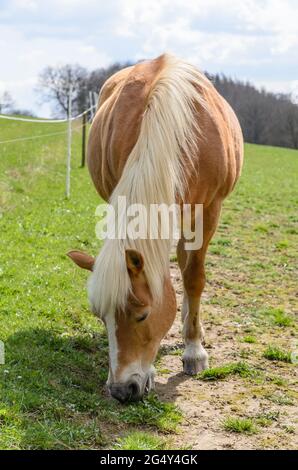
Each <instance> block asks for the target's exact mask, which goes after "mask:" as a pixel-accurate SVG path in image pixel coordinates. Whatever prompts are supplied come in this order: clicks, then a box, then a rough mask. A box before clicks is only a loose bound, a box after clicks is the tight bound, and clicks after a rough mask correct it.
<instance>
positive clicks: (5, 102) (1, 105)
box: [0, 91, 14, 114]
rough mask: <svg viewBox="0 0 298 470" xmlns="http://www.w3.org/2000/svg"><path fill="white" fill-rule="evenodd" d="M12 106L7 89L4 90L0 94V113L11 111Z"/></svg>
mask: <svg viewBox="0 0 298 470" xmlns="http://www.w3.org/2000/svg"><path fill="white" fill-rule="evenodd" d="M13 108H14V100H13V99H12V96H11V94H10V93H9V92H8V91H4V92H3V93H2V95H1V96H0V114H1V113H6V114H9V113H12V111H13Z"/></svg>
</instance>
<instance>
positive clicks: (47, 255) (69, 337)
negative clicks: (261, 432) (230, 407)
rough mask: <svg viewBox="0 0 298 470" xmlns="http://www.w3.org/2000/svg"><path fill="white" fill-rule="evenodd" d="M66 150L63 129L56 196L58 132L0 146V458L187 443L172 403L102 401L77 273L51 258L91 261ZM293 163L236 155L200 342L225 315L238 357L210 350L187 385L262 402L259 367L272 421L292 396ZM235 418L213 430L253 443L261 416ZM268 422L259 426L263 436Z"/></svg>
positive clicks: (79, 182)
mask: <svg viewBox="0 0 298 470" xmlns="http://www.w3.org/2000/svg"><path fill="white" fill-rule="evenodd" d="M63 126H64V125H62V124H59V125H58V124H55V125H50V124H40V125H38V124H27V123H13V122H9V121H7V122H6V121H1V122H0V141H4V140H9V139H14V138H18V137H23V136H30V135H37V134H39V133H43V134H47V133H51V132H59V131H61V130H64V127H63ZM80 144H81V141H80V130H79V129H77V130H76V129H75V128H74V142H73V161H72V177H71V184H72V188H71V198H70V199H69V200H66V199H65V197H64V185H65V159H66V137H65V135H58V136H54V137H43V138H40V139H36V140H32V141H25V142H19V143H18V142H16V143H6V144H3V143H2V144H1V143H0V237H1V248H0V318H1V323H0V339H1V340H2V341H3V342H4V344H5V364H4V365H0V387H1V388H0V448H1V449H48V448H51V449H53V448H55V449H72V448H80V449H84V448H96V449H97V448H117V449H143V448H144V449H159V448H160V449H164V448H167V447H171V446H173V445H174V446H176V447H184V448H185V447H188V446H189V441H188V440H187V419H186V417H185V413H184V411H183V410H182V409H181V407H179V406H177V403H176V401H175V399H170V398H168V396H166V395H165V394H164V395H165V397H164V398H158V396H157V395H154V394H151V395H150V396H149V397H148V398H147V399H146V400H145V401H144V402H143V403H140V404H137V405H129V406H120V405H119V404H117V403H115V402H114V401H112V400H110V399H109V398H108V397H107V396H106V393H105V389H104V384H105V381H106V378H107V364H108V344H107V338H106V336H105V333H104V328H103V326H102V325H101V323H100V322H99V321H98V320H97V319H96V318H95V317H93V315H92V314H91V313H90V312H89V310H88V302H87V298H86V289H85V285H86V278H87V274H86V273H84V272H82V271H80V270H78V269H76V268H75V267H74V266H73V264H72V263H71V262H70V260H69V259H68V258H67V257H66V256H65V253H66V252H67V251H68V250H69V249H81V250H86V251H88V252H90V253H92V254H96V253H97V252H98V249H99V241H98V240H97V239H96V237H95V231H94V230H95V215H94V212H95V208H96V206H97V204H98V202H99V199H98V196H97V194H96V193H95V190H94V188H93V186H92V184H91V182H90V179H89V175H88V172H87V169H86V168H85V169H82V168H80ZM297 157H298V152H297V151H292V150H288V149H279V148H271V147H262V146H255V145H247V146H246V160H245V167H244V171H243V176H242V179H241V182H240V184H239V185H238V187H237V190H236V191H235V192H234V193H233V195H232V196H231V197H230V198H229V199H228V200H227V201H226V204H225V209H224V211H223V214H222V218H221V224H220V227H219V230H218V232H217V235H216V237H215V238H214V241H213V242H212V244H211V246H210V250H209V257H208V264H207V272H208V286H207V291H206V292H207V294H206V297H205V302H204V303H205V304H204V305H203V309H204V308H205V307H206V311H207V314H206V315H205V323H206V325H208V329H207V342H208V331H209V330H210V331H212V325H217V326H218V325H221V326H222V328H225V322H226V321H228V318H230V321H231V323H229V325H228V330H226V331H228V333H227V334H230V335H233V336H234V337H235V338H236V339H237V341H238V343H237V344H238V347H237V348H235V349H233V355H234V356H233V357H234V362H233V363H229V364H223V363H222V361H221V357H220V355H217V352H216V347H217V344H216V343H213V344H212V348H213V349H212V353H211V365H212V369H211V370H210V371H209V372H206V373H205V374H206V375H205V376H204V375H202V376H199V377H197V378H193V379H190V380H191V381H193V383H194V382H200V384H201V386H204V387H205V388H207V387H210V386H211V385H210V383H211V382H213V383H214V381H215V382H216V381H220V380H222V379H223V378H224V381H229V380H234V377H235V375H236V376H237V377H238V378H239V380H243V381H245V380H247V377H249V380H250V381H254V382H253V385H251V386H254V388H255V389H256V388H257V386H258V387H259V389H258V391H255V393H259V391H260V388H262V387H263V388H262V393H263V395H265V392H266V390H267V389H266V386H267V385H266V384H265V385H264V384H263V385H260V374H261V373H263V374H264V373H266V374H267V372H268V371H269V372H270V374H269V375H270V377H271V379H272V380H271V381H270V387H271V388H270V394H271V400H273V398H274V397H275V398H276V401H277V402H278V400H279V401H280V403H275V406H276V407H278V410H279V408H280V410H279V416H283V413H284V409H285V408H284V405H285V403H283V404H282V403H281V402H282V401H285V400H286V401H287V404H288V405H289V406H292V407H294V405H295V403H296V400H297V396H296V395H295V392H294V388H295V371H294V368H295V364H293V362H295V361H294V359H295V355H294V353H295V351H296V352H297V351H298V345H297V343H296V340H295V331H296V327H295V323H294V321H295V319H294V312H295V305H296V307H297V304H295V301H297V299H296V298H295V287H297V285H296V280H297V271H296V272H295V256H296V247H297V224H296V223H297V187H295V184H296V181H295V179H296V178H297V166H298V165H297ZM295 243H296V246H295ZM229 315H231V316H230V317H229ZM231 319H232V320H231ZM217 341H218V342H220V341H221V338H219V339H218V340H217ZM177 342H178V340H177ZM207 346H208V344H207ZM177 351H178V352H177ZM163 354H164V355H165V356H166V353H165V348H164V349H163V350H162V353H161V355H160V357H159V359H158V363H157V367H158V370H159V373H160V375H161V376H163V377H167V374H169V371H167V368H166V367H167V364H166V363H162V360H163V358H162V356H163ZM175 354H176V358H177V356H179V348H178V349H176V350H175ZM178 359H179V358H178ZM179 360H180V359H179ZM235 364H238V365H235ZM239 364H240V366H239ZM264 364H265V365H264ZM270 367H271V368H272V367H274V368H275V370H274V371H272V370H271V369H270ZM251 371H253V372H251ZM250 384H252V382H250ZM256 384H257V385H256ZM168 387H169V388H170V387H171V384H170V381H169V382H168ZM264 387H265V388H264ZM268 390H269V389H268ZM268 393H269V392H268ZM161 395H162V394H161ZM198 400H199V398H198ZM243 414H245V413H244V412H242V411H241V412H239V410H238V411H237V410H236V411H235V412H234V414H233V415H229V416H227V415H224V414H223V415H222V416H220V418H219V422H218V430H219V431H218V432H219V433H220V432H221V431H220V429H223V431H222V432H225V433H231V435H232V433H235V432H238V433H241V432H243V433H247V434H250V435H252V434H255V433H257V429H260V428H261V427H262V424H260V423H261V421H260V419H261V418H260V417H258V416H243ZM263 414H264V413H263ZM266 419H267V421H266ZM273 421H274V420H271V421H270V418H268V417H267V418H266V416H263V425H264V426H263V428H264V427H266V425H267V427H268V426H270V425H271V424H272V422H273ZM274 422H275V423H276V420H275V421H274ZM277 423H278V424H276V426H280V429H278V432H280V433H282V434H283V435H284V436H285V437H286V438H287V436H291V434H292V431H293V427H294V426H295V422H294V419H292V417H291V416H289V415H287V417H286V418H285V417H284V419H282V420H280V421H277ZM285 423H286V424H285ZM285 425H286V426H287V428H283V426H285ZM263 428H262V429H263ZM184 436H186V437H184ZM279 442H283V441H278V440H277V444H274V443H273V444H272V446H273V447H276V446H278V445H279ZM285 442H286V440H285ZM281 445H282V444H281ZM285 445H286V444H285ZM264 447H266V446H265V444H264Z"/></svg>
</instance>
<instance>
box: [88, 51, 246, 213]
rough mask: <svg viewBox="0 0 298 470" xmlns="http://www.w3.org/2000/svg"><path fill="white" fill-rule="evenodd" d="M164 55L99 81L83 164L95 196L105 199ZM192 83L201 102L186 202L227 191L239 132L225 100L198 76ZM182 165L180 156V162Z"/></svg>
mask: <svg viewBox="0 0 298 470" xmlns="http://www.w3.org/2000/svg"><path fill="white" fill-rule="evenodd" d="M164 65H165V56H160V57H158V58H157V59H154V60H150V61H145V62H142V63H138V64H136V65H135V66H132V67H127V68H125V69H123V70H121V71H119V72H117V73H116V74H114V75H113V76H112V77H110V78H109V79H108V80H107V81H106V83H105V84H104V86H103V88H102V90H101V93H100V99H99V107H98V111H97V114H96V116H95V119H94V121H93V124H92V128H91V132H90V137H89V144H88V166H89V170H90V174H91V177H92V179H93V182H94V184H95V187H96V189H97V191H98V192H99V194H100V195H101V196H102V197H103V198H104V199H108V198H109V196H110V195H111V193H112V191H113V189H114V188H115V186H116V185H117V182H118V181H119V178H120V176H121V173H122V171H123V168H124V165H125V163H126V161H127V158H128V156H129V154H130V152H131V151H132V149H133V147H134V145H135V144H136V142H137V139H138V136H139V133H140V128H141V123H142V117H143V115H144V112H145V110H146V107H147V104H148V100H149V98H150V93H151V92H152V90H153V89H154V84H155V83H156V82H157V81H158V78H159V75H160V72H161V71H162V70H163V67H164ZM203 80H204V83H202V84H201V83H198V84H196V85H197V86H198V88H199V92H200V93H201V94H202V95H203V98H204V101H205V105H202V103H197V114H196V115H197V120H198V122H197V127H198V129H199V133H198V135H197V139H198V145H197V147H198V149H199V150H198V151H197V152H195V153H194V155H193V156H192V159H193V170H190V174H191V175H190V179H189V192H188V199H189V202H197V203H198V202H200V203H204V204H209V203H210V202H212V200H213V199H214V198H215V197H220V198H224V197H226V195H227V194H228V193H229V192H230V191H231V190H232V189H233V187H234V185H235V183H236V181H237V179H238V177H239V174H240V172H241V166H242V158H243V143H242V141H243V140H242V133H241V129H240V125H239V122H238V119H237V117H236V116H235V113H234V111H233V110H232V108H231V107H230V106H229V104H228V103H227V102H226V101H225V100H224V98H223V97H222V96H221V95H219V93H218V92H217V91H216V90H215V88H214V86H213V85H212V83H211V82H210V81H209V80H207V78H205V77H204V79H203ZM187 164H189V163H187V160H186V165H187Z"/></svg>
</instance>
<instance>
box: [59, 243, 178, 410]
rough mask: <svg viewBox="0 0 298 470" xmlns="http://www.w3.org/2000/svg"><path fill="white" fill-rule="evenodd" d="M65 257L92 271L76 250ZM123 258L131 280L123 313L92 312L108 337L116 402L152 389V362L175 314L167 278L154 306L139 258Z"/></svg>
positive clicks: (129, 254)
mask: <svg viewBox="0 0 298 470" xmlns="http://www.w3.org/2000/svg"><path fill="white" fill-rule="evenodd" d="M68 255H69V256H70V258H71V259H72V260H73V261H74V262H75V263H76V264H77V265H78V266H80V267H82V268H85V269H89V270H90V271H92V269H93V265H94V262H95V260H94V258H92V257H91V256H89V255H87V254H85V253H81V252H78V251H71V252H70V253H69V254H68ZM125 255H126V265H127V270H128V273H129V277H130V281H131V293H130V294H129V296H128V299H127V303H126V308H125V311H121V310H117V311H116V312H110V313H108V314H106V315H105V314H103V313H102V312H95V313H96V314H98V315H99V316H100V317H101V318H102V320H103V322H104V324H105V326H106V329H107V333H108V338H109V358H110V361H109V362H110V367H109V378H108V383H107V385H108V388H109V390H110V393H111V395H112V396H113V397H114V398H116V399H117V400H119V401H120V402H126V401H137V400H140V399H141V398H142V397H143V395H144V394H145V393H146V392H148V391H149V390H150V389H151V388H152V387H153V385H154V381H153V378H154V367H153V365H152V363H153V361H154V359H155V356H156V354H157V351H158V348H159V345H160V342H161V340H162V338H163V337H164V336H165V334H166V333H167V331H168V330H169V328H170V327H171V325H172V323H173V321H174V318H175V313H176V299H175V293H174V290H173V287H172V284H171V281H170V278H168V279H166V280H165V281H164V286H163V291H164V292H163V300H162V302H160V303H159V304H158V305H156V303H154V300H153V299H152V296H151V293H150V289H149V287H148V284H147V281H146V276H145V273H144V260H143V257H142V255H141V254H140V253H139V252H137V251H135V250H126V253H125ZM112 288H113V286H111V289H112Z"/></svg>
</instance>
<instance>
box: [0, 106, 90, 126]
mask: <svg viewBox="0 0 298 470" xmlns="http://www.w3.org/2000/svg"><path fill="white" fill-rule="evenodd" d="M94 108H96V105H92V106H90V108H88V109H86V111H84V112H83V113H81V114H78V115H77V116H74V117H72V118H71V119H70V120H71V121H75V120H76V119H79V118H80V117H82V116H84V114H87V113H89V112H90V111H92V110H93V109H94ZM0 119H8V120H10V121H23V122H35V123H40V124H55V123H59V122H68V118H66V119H31V118H22V117H15V116H7V115H6V114H0Z"/></svg>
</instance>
